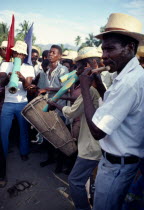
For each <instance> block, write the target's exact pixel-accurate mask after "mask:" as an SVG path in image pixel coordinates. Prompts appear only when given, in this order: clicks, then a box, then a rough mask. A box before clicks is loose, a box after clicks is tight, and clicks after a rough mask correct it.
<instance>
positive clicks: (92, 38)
mask: <svg viewBox="0 0 144 210" xmlns="http://www.w3.org/2000/svg"><path fill="white" fill-rule="evenodd" d="M85 43H86V44H87V46H88V47H94V46H98V45H99V41H98V40H97V39H96V38H95V36H94V35H93V33H91V34H89V37H86V42H85Z"/></svg>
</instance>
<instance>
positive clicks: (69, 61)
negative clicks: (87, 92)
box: [61, 59, 73, 67]
mask: <svg viewBox="0 0 144 210" xmlns="http://www.w3.org/2000/svg"><path fill="white" fill-rule="evenodd" d="M61 63H62V64H63V63H69V65H70V67H72V66H73V61H72V60H71V59H64V60H62V61H61Z"/></svg>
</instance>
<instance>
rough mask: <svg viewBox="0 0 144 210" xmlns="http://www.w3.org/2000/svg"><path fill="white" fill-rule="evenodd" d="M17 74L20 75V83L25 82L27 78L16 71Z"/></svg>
mask: <svg viewBox="0 0 144 210" xmlns="http://www.w3.org/2000/svg"><path fill="white" fill-rule="evenodd" d="M16 74H17V75H18V78H19V81H21V82H24V81H25V77H24V76H23V75H22V74H21V73H20V72H19V71H16Z"/></svg>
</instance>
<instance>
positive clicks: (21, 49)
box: [11, 41, 27, 55]
mask: <svg viewBox="0 0 144 210" xmlns="http://www.w3.org/2000/svg"><path fill="white" fill-rule="evenodd" d="M11 49H12V50H13V51H16V52H17V53H21V54H24V55H27V44H26V43H25V42H23V41H16V43H15V46H14V47H12V48H11Z"/></svg>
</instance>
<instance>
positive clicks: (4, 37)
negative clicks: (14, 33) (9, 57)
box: [0, 23, 9, 44]
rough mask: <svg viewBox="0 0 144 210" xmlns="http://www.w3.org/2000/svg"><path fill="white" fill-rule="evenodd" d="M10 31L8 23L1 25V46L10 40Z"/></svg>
mask: <svg viewBox="0 0 144 210" xmlns="http://www.w3.org/2000/svg"><path fill="white" fill-rule="evenodd" d="M8 30H9V28H8V26H7V24H6V23H0V44H1V43H2V41H5V40H7V39H8Z"/></svg>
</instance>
